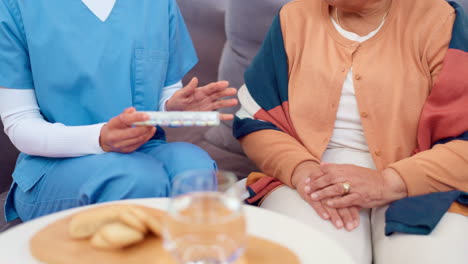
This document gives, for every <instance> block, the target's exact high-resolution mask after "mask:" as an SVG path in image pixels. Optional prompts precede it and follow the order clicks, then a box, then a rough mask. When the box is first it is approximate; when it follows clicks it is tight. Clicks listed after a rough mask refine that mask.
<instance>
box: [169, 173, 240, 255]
mask: <svg viewBox="0 0 468 264" xmlns="http://www.w3.org/2000/svg"><path fill="white" fill-rule="evenodd" d="M236 182H237V177H236V176H235V175H234V174H233V173H231V172H226V171H213V170H197V171H188V172H185V173H183V174H180V175H177V176H176V177H175V178H174V180H173V183H172V197H171V200H170V203H169V212H168V217H167V219H166V223H165V225H164V232H163V233H164V246H165V248H166V249H167V250H168V251H169V252H171V254H172V255H173V256H174V258H175V259H176V260H177V261H178V262H179V263H180V264H231V263H234V262H235V261H236V260H237V259H239V257H240V256H241V255H242V253H243V251H244V248H245V246H246V241H247V234H246V223H245V217H244V214H243V210H242V204H243V202H242V196H241V195H242V193H243V192H242V189H241V188H240V187H239V186H238V185H237V184H236Z"/></svg>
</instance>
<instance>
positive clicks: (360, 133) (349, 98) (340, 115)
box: [327, 19, 385, 152]
mask: <svg viewBox="0 0 468 264" xmlns="http://www.w3.org/2000/svg"><path fill="white" fill-rule="evenodd" d="M332 22H333V25H334V26H335V28H336V30H337V31H338V32H339V33H340V34H341V35H342V36H344V37H345V38H348V39H350V40H352V41H356V42H364V41H366V40H368V39H370V38H372V37H373V36H374V35H375V34H377V32H378V31H379V30H380V29H381V28H382V26H383V24H384V22H385V21H382V24H381V25H380V26H379V27H378V28H377V29H376V30H375V31H372V32H371V33H369V34H368V35H367V36H363V37H361V36H359V35H357V34H356V33H353V32H349V31H346V30H344V29H343V28H341V27H340V26H339V25H338V24H337V23H336V22H335V21H334V20H333V19H332ZM327 149H350V150H356V151H365V152H368V151H369V147H368V145H367V141H366V138H365V136H364V130H363V128H362V123H361V116H360V115H359V108H358V105H357V101H356V93H355V90H354V82H353V69H352V68H351V69H350V70H349V72H348V74H347V76H346V79H345V82H344V84H343V89H342V92H341V98H340V104H339V106H338V112H337V114H336V121H335V126H334V129H333V134H332V137H331V139H330V142H329V143H328V147H327Z"/></svg>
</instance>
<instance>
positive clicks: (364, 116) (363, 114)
mask: <svg viewBox="0 0 468 264" xmlns="http://www.w3.org/2000/svg"><path fill="white" fill-rule="evenodd" d="M361 117H363V118H367V117H369V114H368V113H367V112H361Z"/></svg>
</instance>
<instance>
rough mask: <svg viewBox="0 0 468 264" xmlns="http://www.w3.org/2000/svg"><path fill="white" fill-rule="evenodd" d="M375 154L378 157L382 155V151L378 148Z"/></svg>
mask: <svg viewBox="0 0 468 264" xmlns="http://www.w3.org/2000/svg"><path fill="white" fill-rule="evenodd" d="M374 154H375V155H376V156H377V157H380V156H381V155H382V151H380V150H376V151H375V152H374Z"/></svg>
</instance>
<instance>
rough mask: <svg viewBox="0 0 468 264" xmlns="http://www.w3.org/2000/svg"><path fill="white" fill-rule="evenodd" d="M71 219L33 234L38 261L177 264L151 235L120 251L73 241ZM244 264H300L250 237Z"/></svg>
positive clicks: (283, 250) (149, 211)
mask: <svg viewBox="0 0 468 264" xmlns="http://www.w3.org/2000/svg"><path fill="white" fill-rule="evenodd" d="M106 206H119V205H106ZM125 206H128V205H125ZM131 206H137V207H139V208H141V209H143V210H145V211H146V212H147V214H149V215H151V216H153V217H156V218H160V217H164V215H165V212H164V211H160V210H157V209H153V208H149V207H144V206H140V205H131ZM99 208H100V207H96V208H93V209H89V210H99ZM78 214H79V213H78ZM72 217H73V215H72V216H69V217H66V218H63V219H60V220H58V221H57V222H54V223H52V224H50V225H48V226H47V227H45V228H44V229H42V230H40V231H39V232H38V233H36V234H35V235H34V237H33V238H32V239H31V241H30V249H31V254H32V255H33V256H34V257H35V258H36V259H38V260H40V261H42V262H44V263H47V264H103V263H112V264H145V263H148V264H150V263H151V264H177V263H176V261H175V260H174V259H173V258H172V257H171V255H170V254H169V253H168V252H167V251H165V250H164V248H163V245H162V240H161V239H160V238H158V237H154V236H148V237H147V238H146V239H145V241H144V242H142V243H139V244H137V245H135V246H132V247H129V248H125V249H121V250H100V249H96V248H94V247H92V246H91V245H90V243H89V241H88V240H75V239H72V238H71V237H70V236H69V234H68V225H69V223H70V221H71V218H72ZM245 263H248V264H276V263H278V264H285V263H287V264H299V260H298V258H297V256H296V255H295V254H294V253H293V252H291V251H290V250H289V249H287V248H285V247H283V246H281V245H279V244H276V243H273V242H271V241H267V240H264V239H260V238H256V237H253V236H250V237H249V239H248V244H247V250H246V253H245V254H244V256H243V258H241V259H240V260H239V261H238V262H236V264H245Z"/></svg>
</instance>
